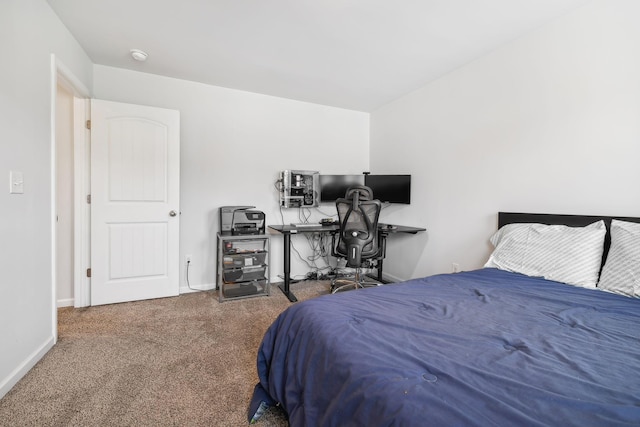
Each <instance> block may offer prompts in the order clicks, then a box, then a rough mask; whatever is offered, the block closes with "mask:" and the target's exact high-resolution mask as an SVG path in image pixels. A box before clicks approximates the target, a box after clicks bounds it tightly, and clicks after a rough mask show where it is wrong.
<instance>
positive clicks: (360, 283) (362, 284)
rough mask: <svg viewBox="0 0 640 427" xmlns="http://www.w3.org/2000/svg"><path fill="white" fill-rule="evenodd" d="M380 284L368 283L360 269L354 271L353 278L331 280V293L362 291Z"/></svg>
mask: <svg viewBox="0 0 640 427" xmlns="http://www.w3.org/2000/svg"><path fill="white" fill-rule="evenodd" d="M380 285H382V283H378V282H374V281H368V280H367V276H366V275H365V274H362V271H361V269H360V268H357V269H356V270H355V273H354V276H353V277H349V278H340V279H338V278H336V279H333V280H331V293H332V294H335V293H336V292H342V291H350V290H354V289H364V288H372V287H376V286H380Z"/></svg>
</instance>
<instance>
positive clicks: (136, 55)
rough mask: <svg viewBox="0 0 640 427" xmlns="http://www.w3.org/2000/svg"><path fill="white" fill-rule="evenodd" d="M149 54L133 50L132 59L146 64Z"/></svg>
mask: <svg viewBox="0 0 640 427" xmlns="http://www.w3.org/2000/svg"><path fill="white" fill-rule="evenodd" d="M148 56H149V55H147V52H144V51H142V50H140V49H131V57H132V58H133V59H135V60H136V61H140V62H144V61H146V60H147V57H148Z"/></svg>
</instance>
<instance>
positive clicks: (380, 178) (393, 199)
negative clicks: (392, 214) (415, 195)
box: [364, 175, 411, 205]
mask: <svg viewBox="0 0 640 427" xmlns="http://www.w3.org/2000/svg"><path fill="white" fill-rule="evenodd" d="M364 185H366V186H367V187H369V188H371V190H373V198H374V199H378V200H380V201H381V202H388V203H402V204H406V205H408V204H410V203H411V175H365V178H364Z"/></svg>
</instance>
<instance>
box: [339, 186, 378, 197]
mask: <svg viewBox="0 0 640 427" xmlns="http://www.w3.org/2000/svg"><path fill="white" fill-rule="evenodd" d="M356 193H357V194H358V200H363V201H364V200H373V190H372V189H371V188H369V187H367V186H366V185H352V186H351V187H349V188H347V192H346V193H345V195H344V197H345V199H352V198H353V196H354V194H356Z"/></svg>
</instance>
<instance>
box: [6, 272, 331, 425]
mask: <svg viewBox="0 0 640 427" xmlns="http://www.w3.org/2000/svg"><path fill="white" fill-rule="evenodd" d="M291 289H292V291H294V292H295V294H296V296H297V297H298V299H299V300H305V299H309V298H313V297H316V296H319V295H323V294H327V293H328V291H329V284H328V282H301V283H296V284H294V285H292V287H291ZM290 305H291V303H290V302H289V301H288V300H287V299H286V298H285V296H284V295H283V294H282V292H280V290H279V289H277V288H276V287H275V286H274V287H272V292H271V296H269V297H256V298H250V299H242V300H234V301H227V302H224V303H219V302H218V299H217V294H215V293H213V292H200V293H194V294H187V295H182V296H179V297H174V298H163V299H157V300H150V301H140V302H132V303H123V304H115V305H109V306H100V307H90V308H86V309H73V308H64V309H60V310H59V313H58V315H59V319H58V320H59V329H58V334H59V339H58V343H57V344H56V345H55V346H54V348H53V349H52V350H51V351H49V353H48V354H47V355H46V356H45V357H44V358H43V359H42V360H41V361H40V362H39V363H38V364H37V365H36V366H35V367H34V368H33V369H32V370H31V371H30V372H29V373H28V374H27V375H26V376H25V377H24V378H23V379H22V380H21V381H20V382H19V383H18V384H16V386H15V387H14V388H13V389H12V390H11V391H10V392H9V393H8V394H7V395H6V396H5V397H4V398H3V399H2V400H0V425H1V426H12V427H13V426H243V425H247V407H248V403H249V400H250V397H251V393H252V391H253V387H254V385H255V384H256V382H257V380H258V377H257V373H256V352H257V349H258V346H259V344H260V341H261V339H262V336H263V334H264V332H265V330H266V329H267V327H268V326H269V325H270V324H271V322H272V321H273V320H274V319H275V318H276V317H277V316H278V314H279V313H280V312H281V311H282V310H284V309H286V308H287V307H289V306H290ZM257 425H258V426H286V425H287V421H286V419H285V418H284V416H283V415H282V414H281V413H280V412H279V411H278V410H271V411H269V412H268V413H267V414H266V415H265V416H264V417H263V418H262V419H261V420H260V422H259V423H258V424H257Z"/></svg>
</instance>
